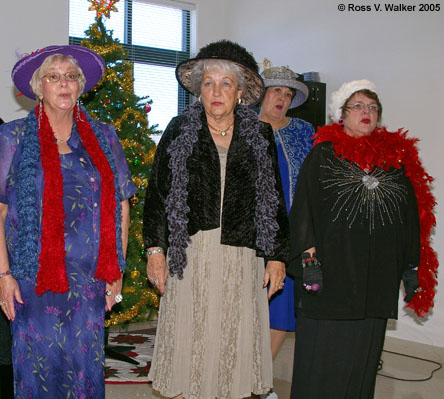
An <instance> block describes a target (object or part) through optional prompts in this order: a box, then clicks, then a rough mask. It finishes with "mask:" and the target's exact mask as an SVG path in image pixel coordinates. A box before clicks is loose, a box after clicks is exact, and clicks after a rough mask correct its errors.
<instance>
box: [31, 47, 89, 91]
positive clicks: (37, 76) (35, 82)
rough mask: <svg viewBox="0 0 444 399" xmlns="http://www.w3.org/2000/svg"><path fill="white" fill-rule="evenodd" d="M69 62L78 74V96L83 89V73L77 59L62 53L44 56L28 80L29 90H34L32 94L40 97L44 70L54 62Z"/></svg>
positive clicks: (84, 79) (84, 80)
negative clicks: (43, 59)
mask: <svg viewBox="0 0 444 399" xmlns="http://www.w3.org/2000/svg"><path fill="white" fill-rule="evenodd" d="M66 61H68V62H70V63H71V64H72V65H73V66H74V67H75V69H76V73H78V74H79V75H80V76H79V96H80V94H82V93H83V90H84V89H85V83H86V78H85V75H84V74H83V71H82V68H80V67H79V64H78V63H77V60H76V59H75V58H73V57H72V56H70V55H63V54H53V55H50V56H49V57H47V58H45V61H43V62H42V65H40V67H39V68H37V69H36V70H35V71H34V73H33V75H32V78H31V80H30V81H29V85H30V86H31V90H32V91H33V92H34V94H35V95H36V96H37V98H41V97H42V78H43V76H45V74H46V72H47V71H48V69H49V68H51V67H53V66H54V65H55V64H56V63H58V62H60V63H64V62H66Z"/></svg>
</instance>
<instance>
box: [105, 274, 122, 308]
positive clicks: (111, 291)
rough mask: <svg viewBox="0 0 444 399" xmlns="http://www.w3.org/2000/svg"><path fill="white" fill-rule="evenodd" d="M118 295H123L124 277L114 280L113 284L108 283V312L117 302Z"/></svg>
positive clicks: (106, 297)
mask: <svg viewBox="0 0 444 399" xmlns="http://www.w3.org/2000/svg"><path fill="white" fill-rule="evenodd" d="M116 295H122V277H120V278H119V279H118V280H116V281H114V282H113V283H112V284H109V283H106V289H105V299H106V306H105V311H106V312H109V311H110V310H111V309H112V307H113V306H114V305H115V304H116V303H117V302H116ZM119 302H120V301H119Z"/></svg>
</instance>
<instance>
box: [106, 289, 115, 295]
mask: <svg viewBox="0 0 444 399" xmlns="http://www.w3.org/2000/svg"><path fill="white" fill-rule="evenodd" d="M112 294H113V292H112V291H111V290H107V291H105V295H106V296H111V295H112Z"/></svg>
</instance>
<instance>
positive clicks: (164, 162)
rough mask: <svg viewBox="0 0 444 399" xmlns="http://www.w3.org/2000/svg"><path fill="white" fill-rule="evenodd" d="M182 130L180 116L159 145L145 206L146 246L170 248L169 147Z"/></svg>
mask: <svg viewBox="0 0 444 399" xmlns="http://www.w3.org/2000/svg"><path fill="white" fill-rule="evenodd" d="M179 131H180V118H178V117H176V118H173V119H172V120H171V122H170V123H169V124H168V126H167V128H166V129H165V131H164V133H163V135H162V138H161V139H160V142H159V145H158V146H157V150H156V154H155V156H154V162H153V166H152V169H151V173H150V178H149V181H148V187H147V189H146V195H145V203H144V208H143V240H144V243H145V248H150V247H162V248H164V249H165V250H166V249H167V248H168V235H169V233H168V220H167V214H166V210H165V199H166V197H167V196H168V193H169V191H170V186H171V170H170V168H169V166H168V162H169V160H170V156H169V154H168V153H167V149H168V147H169V145H170V144H171V142H172V141H173V140H174V138H175V137H176V136H177V134H178V133H179Z"/></svg>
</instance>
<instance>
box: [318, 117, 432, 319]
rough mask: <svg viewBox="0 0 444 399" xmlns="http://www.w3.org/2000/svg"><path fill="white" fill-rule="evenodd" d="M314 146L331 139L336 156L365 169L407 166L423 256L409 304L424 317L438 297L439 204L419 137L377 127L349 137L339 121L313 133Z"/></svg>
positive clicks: (405, 168) (405, 132)
mask: <svg viewBox="0 0 444 399" xmlns="http://www.w3.org/2000/svg"><path fill="white" fill-rule="evenodd" d="M313 138H314V139H315V145H316V144H319V143H322V142H325V141H329V142H331V143H332V144H333V148H334V150H335V156H336V157H338V158H341V159H347V160H349V161H353V162H354V163H356V164H357V165H358V166H359V167H360V168H361V169H362V170H371V169H373V167H379V168H382V169H384V170H388V169H389V168H390V167H395V168H397V169H399V168H400V167H401V165H403V166H404V170H405V173H406V176H407V177H408V178H409V179H410V181H411V183H412V186H413V188H414V191H415V195H416V199H417V202H418V211H419V222H420V232H421V234H420V236H421V237H420V239H421V258H420V264H419V267H418V280H419V286H420V288H421V289H420V290H419V291H418V293H417V294H416V295H415V296H414V297H413V299H412V300H411V301H410V302H409V304H408V305H407V306H408V307H410V308H412V309H413V310H414V311H415V313H416V314H417V315H418V316H420V317H423V316H424V315H425V314H426V313H427V312H428V311H429V310H430V309H431V308H432V307H433V298H434V296H435V286H436V284H437V281H436V276H437V270H438V259H437V256H436V253H435V251H434V250H433V249H432V247H431V244H430V235H431V230H432V227H433V226H435V224H436V220H435V215H434V214H433V208H434V206H435V205H436V202H435V198H434V197H433V194H432V193H431V190H430V186H431V184H432V181H433V178H432V177H431V176H429V175H428V174H427V172H426V171H425V169H424V167H423V166H422V164H421V161H420V160H419V157H418V150H417V148H416V143H417V142H418V139H416V138H407V131H404V132H403V131H402V129H399V130H398V131H396V132H389V131H387V130H386V129H385V128H384V127H378V128H376V129H375V131H374V132H373V133H372V134H371V135H369V136H363V137H359V138H355V137H350V136H348V135H347V134H346V133H344V131H343V129H342V127H341V126H340V125H338V124H333V125H327V126H324V127H321V128H319V129H318V131H317V133H316V134H315V135H314V136H313Z"/></svg>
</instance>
